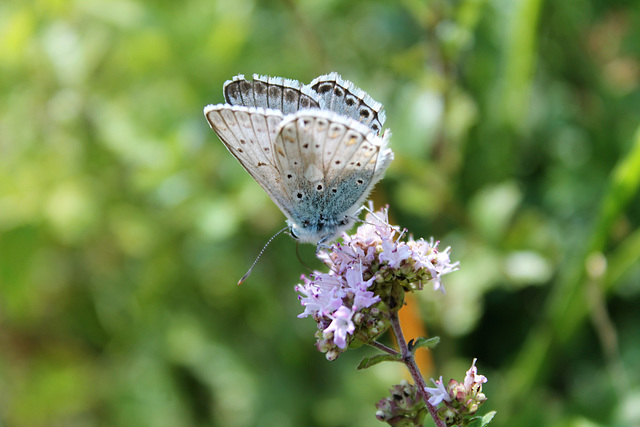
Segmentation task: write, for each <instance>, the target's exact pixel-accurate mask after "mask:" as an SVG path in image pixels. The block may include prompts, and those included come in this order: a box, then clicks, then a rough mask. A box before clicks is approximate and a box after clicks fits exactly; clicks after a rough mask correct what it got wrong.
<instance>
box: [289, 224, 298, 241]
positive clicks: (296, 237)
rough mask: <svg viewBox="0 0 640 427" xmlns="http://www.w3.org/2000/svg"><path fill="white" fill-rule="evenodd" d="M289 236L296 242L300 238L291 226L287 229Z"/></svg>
mask: <svg viewBox="0 0 640 427" xmlns="http://www.w3.org/2000/svg"><path fill="white" fill-rule="evenodd" d="M289 234H290V235H291V237H293V238H294V239H296V240H298V239H299V238H300V236H298V234H296V229H295V228H293V225H292V226H290V227H289Z"/></svg>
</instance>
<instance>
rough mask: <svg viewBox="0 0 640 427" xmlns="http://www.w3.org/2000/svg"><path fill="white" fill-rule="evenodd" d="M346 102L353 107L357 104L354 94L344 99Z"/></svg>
mask: <svg viewBox="0 0 640 427" xmlns="http://www.w3.org/2000/svg"><path fill="white" fill-rule="evenodd" d="M344 102H345V104H347V105H348V106H349V107H353V106H354V105H356V100H355V98H354V97H353V96H348V97H347V98H346V99H345V100H344Z"/></svg>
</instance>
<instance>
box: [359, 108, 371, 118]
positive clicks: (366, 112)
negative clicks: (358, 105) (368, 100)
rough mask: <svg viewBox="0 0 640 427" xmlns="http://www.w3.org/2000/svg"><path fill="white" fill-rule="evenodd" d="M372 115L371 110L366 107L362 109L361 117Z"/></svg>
mask: <svg viewBox="0 0 640 427" xmlns="http://www.w3.org/2000/svg"><path fill="white" fill-rule="evenodd" d="M370 115H371V112H370V111H369V110H367V109H366V108H363V109H362V110H360V117H362V118H364V119H367V118H369V116H370Z"/></svg>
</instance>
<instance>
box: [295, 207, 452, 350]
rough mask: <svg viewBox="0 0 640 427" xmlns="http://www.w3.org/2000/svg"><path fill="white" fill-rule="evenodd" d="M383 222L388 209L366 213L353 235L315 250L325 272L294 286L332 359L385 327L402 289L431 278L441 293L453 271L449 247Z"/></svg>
mask: <svg viewBox="0 0 640 427" xmlns="http://www.w3.org/2000/svg"><path fill="white" fill-rule="evenodd" d="M404 235H405V233H404V232H400V231H399V228H398V227H395V226H391V225H390V224H389V221H388V210H387V209H382V210H381V211H379V212H376V213H373V212H370V213H368V214H367V216H366V218H365V221H364V224H363V225H361V226H360V227H358V229H357V231H356V233H355V234H353V235H348V234H346V233H345V234H344V235H343V236H342V239H343V242H342V243H334V244H332V245H331V246H330V247H329V248H328V250H326V251H320V252H319V253H318V258H320V259H321V260H322V261H323V262H324V263H325V264H326V265H327V266H328V267H329V272H328V273H321V272H318V271H316V272H314V273H313V274H312V275H310V277H306V276H302V280H303V282H304V283H303V284H299V285H297V286H296V291H298V292H299V293H300V297H299V299H300V303H301V304H302V305H303V306H304V312H303V313H302V314H300V315H299V316H298V317H307V316H312V317H313V318H314V320H315V321H316V322H317V323H318V328H319V332H320V333H319V334H316V336H317V338H318V349H319V350H320V351H322V352H325V353H327V358H328V359H330V360H333V359H335V358H336V357H337V356H338V355H339V353H340V352H341V351H344V350H345V349H346V348H347V347H348V346H349V345H350V344H351V345H352V346H354V344H355V343H353V341H354V340H356V341H357V344H358V345H360V344H363V343H367V342H369V341H370V340H372V339H375V337H377V336H378V335H380V334H382V333H383V332H384V331H385V330H386V329H387V328H388V318H389V314H390V313H391V312H394V311H397V310H399V309H400V307H401V306H402V301H403V298H404V292H406V291H415V290H420V289H422V287H423V286H424V284H425V283H429V282H431V283H432V284H433V289H434V290H441V291H442V292H444V286H443V285H442V280H441V277H442V276H443V275H444V274H447V273H450V272H452V271H455V270H457V269H458V264H459V263H457V262H455V263H452V262H451V260H450V258H449V253H450V248H447V249H445V250H444V251H439V250H438V242H435V243H434V242H433V241H431V242H426V241H425V240H424V239H419V240H414V239H413V238H412V237H409V238H408V239H407V240H406V241H403V240H401V239H402V237H403V236H404Z"/></svg>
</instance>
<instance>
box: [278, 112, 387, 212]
mask: <svg viewBox="0 0 640 427" xmlns="http://www.w3.org/2000/svg"><path fill="white" fill-rule="evenodd" d="M386 145H387V139H386V138H384V139H383V138H379V137H377V136H375V134H374V133H373V132H371V130H370V129H369V128H368V127H367V126H365V125H363V124H361V123H358V122H356V121H355V120H353V119H350V118H347V117H344V116H340V115H338V114H336V113H333V112H331V111H321V110H305V111H300V112H298V113H297V114H295V115H292V116H289V117H286V118H285V119H284V120H283V121H282V123H281V124H280V127H279V131H278V135H277V138H276V140H275V146H274V148H275V162H276V164H277V167H278V168H279V169H280V170H281V172H282V177H283V178H282V180H283V185H284V187H285V191H286V192H287V193H288V194H291V195H292V197H291V199H292V206H293V208H292V212H293V219H294V221H295V222H297V223H299V224H304V223H313V222H314V221H321V220H325V221H329V222H332V221H333V222H334V223H335V222H339V221H340V220H341V219H342V218H344V217H345V216H349V215H351V214H353V213H354V212H355V211H356V210H357V209H358V208H359V207H360V204H361V203H362V201H363V200H364V199H365V198H366V197H367V195H368V194H369V192H370V191H371V189H372V187H373V185H374V184H375V182H376V181H377V180H378V179H379V178H381V177H382V174H383V173H384V169H386V168H387V167H388V165H389V162H390V161H391V159H392V158H393V155H392V153H391V150H389V149H388V148H387V147H386ZM318 212H320V213H322V215H323V216H324V218H322V217H320V218H318V216H319V215H318V214H317V213H318ZM314 215H315V216H314Z"/></svg>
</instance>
